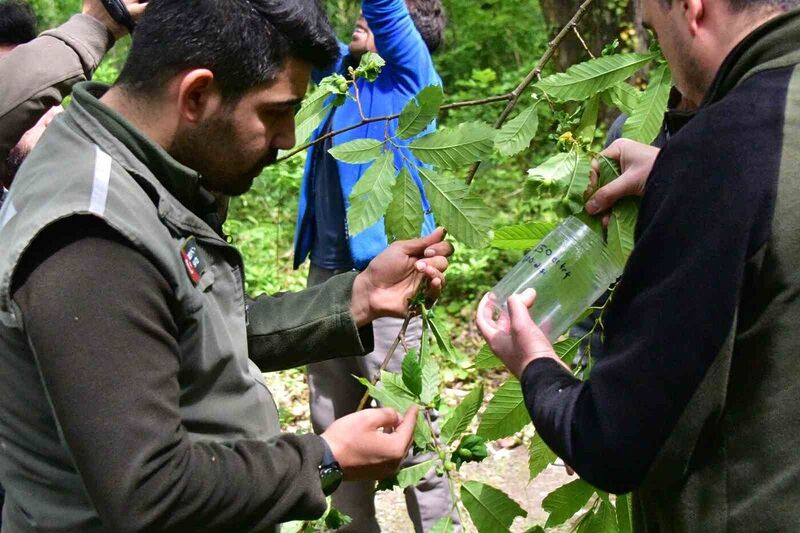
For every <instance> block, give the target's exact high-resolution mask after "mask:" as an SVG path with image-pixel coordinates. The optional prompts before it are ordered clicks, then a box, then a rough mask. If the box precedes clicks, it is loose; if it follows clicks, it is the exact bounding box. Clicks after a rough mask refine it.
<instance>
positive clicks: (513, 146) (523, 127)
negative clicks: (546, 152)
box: [494, 105, 539, 156]
mask: <svg viewBox="0 0 800 533" xmlns="http://www.w3.org/2000/svg"><path fill="white" fill-rule="evenodd" d="M538 130H539V113H538V112H537V109H536V105H533V106H532V107H529V108H527V109H525V110H524V111H523V112H522V113H520V114H519V115H517V117H516V118H514V120H511V121H510V122H508V123H507V124H506V125H505V126H503V128H502V129H501V130H500V131H499V132H498V133H497V136H496V137H495V139H494V145H495V146H496V147H497V150H498V151H499V152H500V153H501V154H503V155H505V156H513V155H517V154H518V153H520V152H521V151H523V150H524V149H526V148H527V147H528V146H530V144H531V141H533V138H534V137H535V136H536V132H537V131H538Z"/></svg>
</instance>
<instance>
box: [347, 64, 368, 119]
mask: <svg viewBox="0 0 800 533" xmlns="http://www.w3.org/2000/svg"><path fill="white" fill-rule="evenodd" d="M350 70H351V71H352V70H353V67H350ZM351 76H353V92H354V93H355V99H356V105H357V106H358V115H359V116H360V117H361V120H362V121H364V120H367V117H366V116H365V115H364V108H363V107H362V106H361V93H360V92H359V90H358V80H357V79H356V78H355V75H353V74H352V72H351Z"/></svg>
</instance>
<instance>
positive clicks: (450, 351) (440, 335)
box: [427, 312, 456, 361]
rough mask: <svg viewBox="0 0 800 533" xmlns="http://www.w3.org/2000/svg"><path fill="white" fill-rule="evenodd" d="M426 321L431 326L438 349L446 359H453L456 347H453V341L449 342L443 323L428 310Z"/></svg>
mask: <svg viewBox="0 0 800 533" xmlns="http://www.w3.org/2000/svg"><path fill="white" fill-rule="evenodd" d="M427 322H428V326H429V327H430V328H431V333H433V338H434V339H436V345H437V346H438V347H439V350H441V352H442V354H443V355H444V356H445V357H446V358H447V359H449V360H450V361H455V359H456V357H455V350H456V349H455V348H454V347H453V343H452V342H450V337H449V336H448V335H447V330H446V329H445V328H444V324H442V323H441V322H439V319H437V318H436V317H435V316H434V314H433V313H432V312H428V314H427Z"/></svg>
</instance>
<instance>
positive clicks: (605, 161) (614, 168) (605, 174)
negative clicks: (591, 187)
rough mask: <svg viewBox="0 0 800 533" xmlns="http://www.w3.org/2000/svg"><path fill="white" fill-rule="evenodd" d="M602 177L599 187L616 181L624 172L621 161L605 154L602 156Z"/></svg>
mask: <svg viewBox="0 0 800 533" xmlns="http://www.w3.org/2000/svg"><path fill="white" fill-rule="evenodd" d="M599 163H600V177H599V179H598V183H597V187H598V188H602V187H605V186H606V185H608V184H609V183H611V182H612V181H614V180H615V179H617V178H618V177H619V175H620V174H621V173H622V170H621V169H620V167H619V163H618V162H617V161H615V160H613V159H609V158H608V157H605V156H600V158H599Z"/></svg>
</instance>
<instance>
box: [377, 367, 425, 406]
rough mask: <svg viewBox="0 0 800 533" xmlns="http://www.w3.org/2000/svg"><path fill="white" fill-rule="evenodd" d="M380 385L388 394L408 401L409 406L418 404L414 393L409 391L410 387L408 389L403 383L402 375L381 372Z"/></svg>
mask: <svg viewBox="0 0 800 533" xmlns="http://www.w3.org/2000/svg"><path fill="white" fill-rule="evenodd" d="M380 384H381V386H383V387H384V388H385V389H386V392H388V393H389V394H391V395H393V396H395V397H396V398H398V399H403V400H405V401H407V402H408V404H409V405H411V404H412V403H416V400H417V398H416V396H414V393H413V392H411V391H410V390H408V387H406V384H405V383H404V382H403V376H401V375H400V374H395V373H393V372H387V371H386V370H381V379H380Z"/></svg>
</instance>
